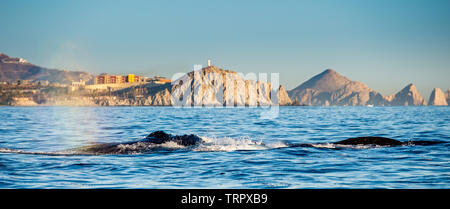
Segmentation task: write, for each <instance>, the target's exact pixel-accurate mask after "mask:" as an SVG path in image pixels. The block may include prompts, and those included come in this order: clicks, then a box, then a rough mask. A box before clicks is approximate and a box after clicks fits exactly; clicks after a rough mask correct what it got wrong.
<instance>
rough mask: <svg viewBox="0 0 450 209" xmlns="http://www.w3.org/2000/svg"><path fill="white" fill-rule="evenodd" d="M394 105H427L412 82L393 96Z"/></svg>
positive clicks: (392, 103)
mask: <svg viewBox="0 0 450 209" xmlns="http://www.w3.org/2000/svg"><path fill="white" fill-rule="evenodd" d="M391 105H393V106H424V105H427V104H426V102H425V100H424V99H423V97H422V95H420V93H419V92H418V91H417V88H416V86H414V84H412V83H410V84H408V85H407V86H406V87H405V88H403V89H402V90H401V91H399V92H398V93H397V94H395V95H394V96H393V98H392V102H391Z"/></svg>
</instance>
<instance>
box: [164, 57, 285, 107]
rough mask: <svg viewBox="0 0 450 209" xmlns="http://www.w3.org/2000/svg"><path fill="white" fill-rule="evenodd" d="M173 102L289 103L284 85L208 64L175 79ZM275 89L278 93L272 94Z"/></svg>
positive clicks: (217, 103)
mask: <svg viewBox="0 0 450 209" xmlns="http://www.w3.org/2000/svg"><path fill="white" fill-rule="evenodd" d="M171 92H172V95H173V97H174V98H172V100H173V101H172V102H173V103H172V104H174V105H177V106H189V105H190V104H193V105H194V106H269V105H289V104H291V100H290V98H289V96H288V94H287V93H286V91H285V89H284V88H283V87H282V86H279V87H278V88H277V89H276V91H274V90H273V89H272V84H271V83H269V82H264V81H257V80H245V79H244V76H243V75H242V74H239V73H236V72H233V71H230V70H223V69H220V68H217V67H215V66H209V67H206V68H203V69H201V70H198V71H193V72H190V73H188V74H186V75H185V76H183V77H182V78H180V79H178V80H177V81H175V82H174V85H173V86H172V91H171ZM272 93H276V94H272ZM274 99H277V100H274Z"/></svg>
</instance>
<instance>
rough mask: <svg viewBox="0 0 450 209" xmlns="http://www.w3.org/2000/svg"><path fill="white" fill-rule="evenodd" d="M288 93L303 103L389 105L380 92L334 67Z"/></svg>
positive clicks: (322, 104) (320, 104)
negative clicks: (340, 72) (348, 76)
mask: <svg viewBox="0 0 450 209" xmlns="http://www.w3.org/2000/svg"><path fill="white" fill-rule="evenodd" d="M288 93H289V96H290V98H291V99H292V100H294V101H295V102H296V103H299V104H303V105H317V106H329V105H343V106H347V105H348V106H355V105H387V104H386V101H385V99H384V98H383V96H382V95H381V94H380V93H378V92H376V91H374V90H372V89H370V88H369V87H368V86H367V85H366V84H363V83H361V82H358V81H351V80H350V79H348V78H346V77H344V76H342V75H340V74H339V73H337V72H336V71H334V70H332V69H327V70H325V71H323V72H322V73H320V74H318V75H316V76H314V77H312V78H311V79H309V80H308V81H306V82H304V83H302V84H301V85H299V86H298V87H296V88H294V89H292V90H291V91H289V92H288Z"/></svg>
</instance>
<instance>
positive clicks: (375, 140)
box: [333, 136, 444, 146]
mask: <svg viewBox="0 0 450 209" xmlns="http://www.w3.org/2000/svg"><path fill="white" fill-rule="evenodd" d="M440 143H444V142H442V141H407V142H401V141H398V140H395V139H391V138H386V137H378V136H364V137H356V138H349V139H345V140H342V141H338V142H334V143H333V144H340V145H378V146H400V145H433V144H440Z"/></svg>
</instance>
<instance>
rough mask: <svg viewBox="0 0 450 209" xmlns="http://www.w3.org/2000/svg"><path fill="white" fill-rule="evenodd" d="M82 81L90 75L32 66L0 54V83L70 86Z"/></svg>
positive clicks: (21, 60)
mask: <svg viewBox="0 0 450 209" xmlns="http://www.w3.org/2000/svg"><path fill="white" fill-rule="evenodd" d="M80 79H83V80H84V81H88V80H90V79H92V75H91V74H89V73H86V72H80V71H63V70H55V69H48V68H44V67H40V66H36V65H33V64H31V63H29V62H27V61H26V60H25V59H22V58H14V57H9V56H8V55H6V54H3V53H0V81H8V82H16V81H17V80H31V81H45V80H47V81H49V82H51V83H54V82H58V83H61V84H70V83H71V82H72V81H79V80H80Z"/></svg>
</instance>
